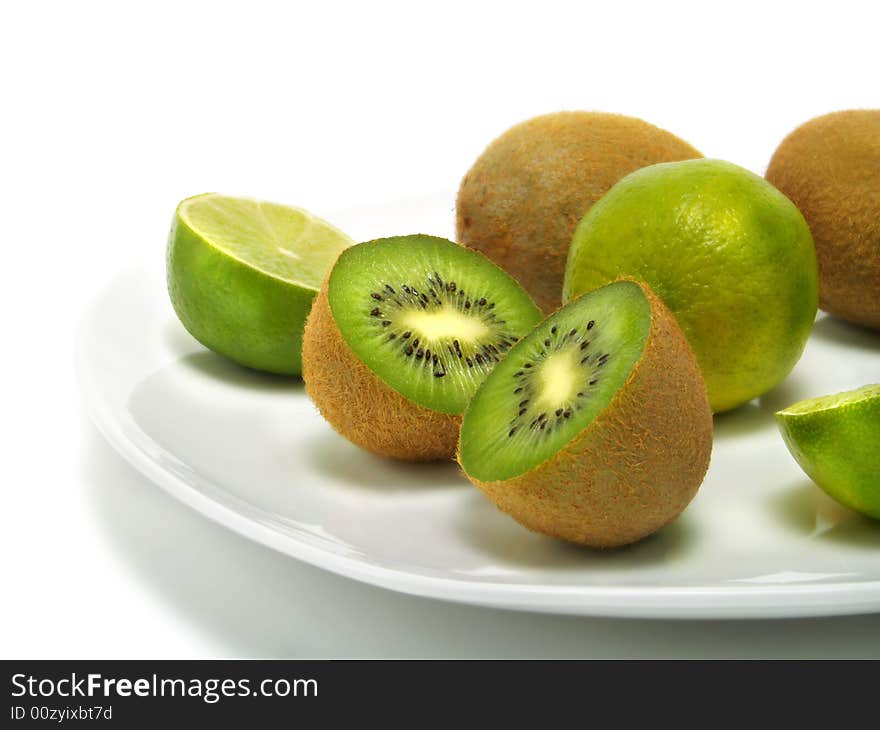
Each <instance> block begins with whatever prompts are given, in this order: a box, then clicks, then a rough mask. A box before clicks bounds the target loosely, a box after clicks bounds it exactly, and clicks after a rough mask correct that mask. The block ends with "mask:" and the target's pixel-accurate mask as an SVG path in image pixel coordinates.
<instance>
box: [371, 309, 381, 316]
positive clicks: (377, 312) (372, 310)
mask: <svg viewBox="0 0 880 730" xmlns="http://www.w3.org/2000/svg"><path fill="white" fill-rule="evenodd" d="M370 316H371V317H381V316H382V312H380V311H379V307H373V308H372V309H371V310H370Z"/></svg>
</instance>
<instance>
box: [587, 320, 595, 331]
mask: <svg viewBox="0 0 880 730" xmlns="http://www.w3.org/2000/svg"><path fill="white" fill-rule="evenodd" d="M595 326H596V320H594V319H591V320H590V321H589V322H587V329H588V330H591V329H593V327H595Z"/></svg>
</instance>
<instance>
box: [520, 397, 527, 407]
mask: <svg viewBox="0 0 880 730" xmlns="http://www.w3.org/2000/svg"><path fill="white" fill-rule="evenodd" d="M528 404H529V399H528V398H526V399H525V400H524V401H521V402H520V404H519V407H520V408H525V407H526V406H527V405H528Z"/></svg>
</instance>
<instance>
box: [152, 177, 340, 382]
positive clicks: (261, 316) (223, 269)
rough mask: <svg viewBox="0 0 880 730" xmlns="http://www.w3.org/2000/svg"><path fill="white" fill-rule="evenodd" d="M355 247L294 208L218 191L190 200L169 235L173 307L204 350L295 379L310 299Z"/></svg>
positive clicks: (310, 215)
mask: <svg viewBox="0 0 880 730" xmlns="http://www.w3.org/2000/svg"><path fill="white" fill-rule="evenodd" d="M352 243H353V241H352V240H351V239H350V238H349V237H348V236H346V235H345V234H344V233H342V231H339V230H337V229H336V228H334V227H333V226H331V225H330V224H329V223H327V222H325V221H323V220H321V219H320V218H316V217H315V216H313V215H312V214H311V213H308V212H306V211H304V210H300V209H298V208H289V207H287V206H284V205H277V204H275V203H267V202H262V201H257V200H250V199H247V198H232V197H228V196H225V195H217V194H215V193H208V194H205V195H197V196H195V197H192V198H187V199H186V200H184V201H183V202H182V203H180V205H179V206H178V207H177V211H176V212H175V214H174V220H173V222H172V225H171V233H170V235H169V237H168V251H167V277H168V292H169V294H170V296H171V303H172V304H173V306H174V310H175V312H176V313H177V316H178V317H179V318H180V321H181V322H182V323H183V326H184V327H186V329H187V330H189V332H190V334H191V335H192V336H193V337H195V338H196V339H197V340H198V341H199V342H201V343H202V344H203V345H205V347H208V348H210V349H211V350H214V351H215V352H218V353H220V354H221V355H225V356H226V357H228V358H230V359H232V360H235V361H236V362H238V363H240V364H241V365H245V366H247V367H251V368H255V369H257V370H266V371H268V372H271V373H279V374H283V375H299V374H300V373H301V372H302V358H301V350H302V332H303V326H304V324H305V320H306V316H307V315H308V313H309V309H310V308H311V306H312V301H313V300H314V298H315V294H317V291H318V287H319V286H320V284H321V281H322V279H323V278H324V276H325V275H326V273H327V271H328V269H329V268H330V265H331V264H332V263H333V261H334V260H335V259H336V256H337V255H338V254H339V252H340V251H342V250H343V249H344V248H346V247H348V246H350V245H351V244H352Z"/></svg>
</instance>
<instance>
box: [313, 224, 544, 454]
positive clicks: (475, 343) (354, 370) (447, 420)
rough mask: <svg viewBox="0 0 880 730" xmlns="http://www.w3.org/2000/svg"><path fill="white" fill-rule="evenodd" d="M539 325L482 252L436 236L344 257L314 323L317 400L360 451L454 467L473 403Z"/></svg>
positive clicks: (404, 239)
mask: <svg viewBox="0 0 880 730" xmlns="http://www.w3.org/2000/svg"><path fill="white" fill-rule="evenodd" d="M540 319H541V313H540V310H539V309H538V308H537V307H536V306H535V304H534V302H533V301H532V300H531V298H530V297H529V295H528V294H526V292H525V291H524V290H523V289H522V288H521V287H520V286H519V284H517V283H516V282H515V281H514V280H513V279H512V278H511V277H510V276H509V275H508V274H506V273H505V272H504V271H502V270H501V269H500V268H498V267H497V266H496V265H495V264H493V263H492V262H491V261H489V259H487V258H486V257H485V256H483V255H482V254H479V253H477V252H475V251H470V250H468V249H466V248H464V247H463V246H459V245H457V244H455V243H452V242H451V241H447V240H446V239H443V238H435V237H433V236H425V235H412V236H398V237H394V238H384V239H379V240H377V241H370V242H368V243H362V244H359V245H357V246H354V247H352V248H350V249H347V250H346V251H344V252H343V253H342V254H341V255H340V256H339V259H338V260H337V262H336V264H335V265H334V266H333V269H332V270H331V272H330V275H329V276H328V278H327V280H326V281H325V282H324V284H323V286H322V288H321V291H320V293H319V294H318V297H317V299H316V300H315V305H314V307H313V308H312V312H311V314H310V315H309V318H308V321H307V322H306V330H305V340H304V343H303V370H304V372H303V378H304V379H305V384H306V390H307V392H308V394H309V396H310V397H311V398H312V400H313V401H314V403H315V405H316V406H317V407H318V409H319V410H320V412H321V414H322V415H323V416H324V417H325V418H326V419H327V420H328V421H329V422H330V424H331V425H332V426H333V427H334V428H335V429H336V430H337V431H338V432H339V433H341V434H342V435H343V436H345V437H346V438H348V439H349V440H351V441H352V442H354V443H355V444H357V445H358V446H361V447H363V448H365V449H367V450H369V451H372V452H374V453H377V454H381V455H383V456H391V457H396V458H399V459H407V460H413V461H424V460H431V459H442V458H452V457H453V456H454V454H455V445H456V442H457V440H458V430H459V427H460V424H461V413H462V412H463V411H464V409H465V406H466V405H467V403H468V401H469V400H470V397H471V395H472V394H473V393H474V391H475V390H476V389H477V386H478V385H479V384H480V383H481V382H482V381H483V378H485V377H486V375H487V374H488V373H489V371H491V370H492V368H493V367H494V366H495V365H496V364H497V363H498V362H499V361H501V360H502V358H503V357H504V356H505V354H506V353H507V351H508V350H509V349H510V348H511V347H512V346H513V345H514V343H515V342H516V341H517V340H518V339H519V338H520V337H522V336H523V335H525V334H526V333H527V332H528V331H529V330H531V329H532V327H534V326H535V325H536V324H537V323H538V322H539V321H540Z"/></svg>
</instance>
